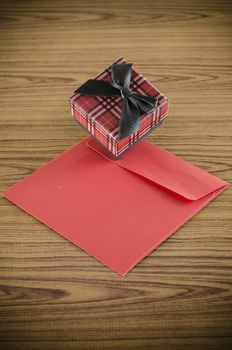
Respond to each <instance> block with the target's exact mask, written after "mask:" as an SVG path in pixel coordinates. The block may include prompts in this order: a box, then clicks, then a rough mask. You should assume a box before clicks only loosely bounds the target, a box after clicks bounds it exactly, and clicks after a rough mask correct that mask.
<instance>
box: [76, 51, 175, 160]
mask: <svg viewBox="0 0 232 350" xmlns="http://www.w3.org/2000/svg"><path fill="white" fill-rule="evenodd" d="M114 63H116V64H124V63H128V62H127V61H126V59H125V58H123V57H120V58H119V59H118V60H117V61H116V62H114ZM95 79H99V80H105V81H109V82H112V78H111V66H110V67H108V68H107V69H106V70H104V71H103V72H102V73H100V74H99V75H97V76H96V77H95ZM130 89H131V91H132V92H135V93H140V94H142V95H147V96H152V97H155V98H156V99H157V100H158V103H157V107H156V108H155V109H154V110H153V111H152V113H150V114H148V115H141V119H140V126H139V130H138V131H136V132H134V133H133V134H131V135H129V136H126V137H124V138H123V139H121V140H119V121H120V116H121V113H122V97H121V96H110V97H100V96H87V95H82V94H80V93H74V94H73V95H72V96H71V97H70V99H69V102H70V108H71V113H72V116H73V117H74V118H75V120H76V121H77V122H78V123H79V124H81V125H82V126H83V127H84V128H85V129H86V130H87V131H88V132H89V133H90V134H91V135H92V136H93V137H94V138H95V139H96V140H97V141H98V142H99V143H100V144H101V145H102V146H104V147H105V148H106V149H107V150H108V151H109V152H110V153H111V154H112V155H113V156H114V157H115V158H118V157H120V156H121V155H122V154H123V153H124V152H126V151H127V150H129V149H130V148H131V147H132V146H134V145H135V144H136V143H137V142H139V141H140V140H142V139H143V138H144V137H145V136H146V135H148V133H150V132H151V131H152V130H154V129H156V128H157V127H159V126H160V125H161V124H162V122H163V120H164V118H165V117H166V116H167V114H168V108H169V99H168V98H167V97H166V96H164V95H163V94H162V93H161V92H160V91H159V90H158V89H157V88H156V87H154V86H153V85H152V84H151V83H150V82H149V81H148V80H147V79H146V78H145V77H144V76H143V75H142V74H140V73H138V72H137V71H136V70H135V69H133V66H132V78H131V84H130Z"/></svg>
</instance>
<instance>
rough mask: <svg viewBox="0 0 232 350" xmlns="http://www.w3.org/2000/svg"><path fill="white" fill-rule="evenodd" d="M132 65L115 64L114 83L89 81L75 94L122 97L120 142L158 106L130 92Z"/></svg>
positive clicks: (148, 98) (154, 100) (144, 97)
mask: <svg viewBox="0 0 232 350" xmlns="http://www.w3.org/2000/svg"><path fill="white" fill-rule="evenodd" d="M131 75H132V64H130V63H124V64H113V65H112V66H111V76H112V83H110V82H108V81H105V80H97V79H89V80H87V81H86V82H85V83H84V84H83V85H81V86H80V87H79V88H78V89H77V90H75V91H74V92H78V93H80V94H83V95H89V96H106V97H107V96H120V95H121V96H122V98H123V105H122V114H121V118H120V123H119V140H121V139H123V138H124V137H126V136H129V135H131V134H132V133H134V132H135V131H137V130H138V129H139V122H140V116H141V114H149V113H151V112H152V111H153V110H154V109H155V107H156V106H157V103H158V101H157V99H156V98H154V97H151V96H144V95H142V94H140V93H134V92H132V91H131V90H130V82H131Z"/></svg>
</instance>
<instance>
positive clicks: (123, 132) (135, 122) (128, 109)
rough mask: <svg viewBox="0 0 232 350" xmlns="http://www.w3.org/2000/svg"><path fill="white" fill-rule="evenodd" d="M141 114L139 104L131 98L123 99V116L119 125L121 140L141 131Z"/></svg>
mask: <svg viewBox="0 0 232 350" xmlns="http://www.w3.org/2000/svg"><path fill="white" fill-rule="evenodd" d="M140 115H141V112H140V110H139V107H138V106H137V104H136V103H135V102H134V101H132V100H130V99H129V98H126V97H125V98H124V99H123V105H122V114H121V118H120V123H119V140H121V139H123V138H124V137H126V136H129V135H131V134H133V133H134V132H135V131H137V130H138V129H139V122H140Z"/></svg>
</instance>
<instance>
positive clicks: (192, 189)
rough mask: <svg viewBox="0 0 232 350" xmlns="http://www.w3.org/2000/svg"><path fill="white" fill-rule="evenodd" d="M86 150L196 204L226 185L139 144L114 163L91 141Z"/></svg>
mask: <svg viewBox="0 0 232 350" xmlns="http://www.w3.org/2000/svg"><path fill="white" fill-rule="evenodd" d="M88 146H89V147H90V148H92V149H93V150H94V151H96V152H97V153H99V154H100V155H101V156H103V157H105V158H107V159H108V160H109V161H111V162H113V163H115V164H117V165H118V166H120V167H122V168H124V169H127V170H129V171H131V172H133V173H135V174H137V175H139V176H141V177H142V178H145V179H148V180H149V181H152V182H154V183H155V184H157V185H159V186H161V187H162V188H164V189H167V190H169V191H171V192H173V193H175V194H178V195H179V196H181V197H183V198H185V199H188V200H197V199H200V198H202V197H204V196H206V195H207V194H209V193H211V192H214V191H216V190H217V189H219V188H222V187H226V186H227V185H228V184H227V183H226V182H225V181H222V180H220V179H219V178H217V177H216V176H214V175H211V174H209V173H207V172H206V171H204V170H202V169H200V168H198V167H197V166H194V165H192V164H190V163H188V162H186V161H185V160H183V159H181V158H179V157H176V156H175V155H173V154H171V153H169V152H167V151H165V150H164V149H162V148H160V147H157V146H155V145H152V144H151V143H150V142H148V141H145V140H144V141H142V142H140V144H139V145H137V146H136V147H134V148H133V149H131V150H130V151H129V152H128V153H126V154H125V155H124V156H122V158H120V159H118V160H115V159H113V158H112V157H111V156H110V155H109V153H108V152H107V151H105V150H104V149H103V148H102V146H100V145H99V144H98V143H97V142H96V141H95V140H93V139H91V140H90V141H88Z"/></svg>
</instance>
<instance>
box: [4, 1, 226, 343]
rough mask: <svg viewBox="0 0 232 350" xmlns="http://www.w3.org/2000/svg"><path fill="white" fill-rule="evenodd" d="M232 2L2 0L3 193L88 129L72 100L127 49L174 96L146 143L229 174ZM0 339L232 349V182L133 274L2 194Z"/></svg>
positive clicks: (76, 139) (141, 66) (144, 70)
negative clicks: (73, 111)
mask: <svg viewBox="0 0 232 350" xmlns="http://www.w3.org/2000/svg"><path fill="white" fill-rule="evenodd" d="M231 9H232V7H231V1H220V2H218V1H208V0H207V1H200V0H199V1H198V0H197V1H196V0H194V1H184V0H183V1H170V2H168V1H152V0H151V1H148V0H143V1H140V0H136V1H132V0H131V1H129V0H128V1H121V2H120V4H119V3H118V2H117V1H107V0H104V1H100V0H99V1H98V0H88V1H85V0H83V1H70V0H68V1H64V0H56V1H51V0H49V1H48V0H42V1H36V0H33V1H30V0H28V1H16V0H15V1H9V0H7V1H4V0H2V1H1V4H0V18H1V22H0V26H1V27H0V62H1V65H0V70H1V75H0V79H1V84H0V93H1V98H0V110H1V113H0V118H1V129H0V130H1V136H0V142H1V143H0V145H1V147H0V159H1V173H0V175H1V190H4V189H6V188H7V187H9V186H10V185H12V184H14V183H15V182H17V181H19V180H20V179H22V178H23V177H25V176H26V175H28V174H30V173H31V172H32V171H34V170H35V169H37V168H38V167H39V166H41V165H42V164H45V163H46V162H47V161H48V160H50V159H52V158H53V157H55V156H56V155H58V154H59V153H61V152H62V151H64V150H65V149H67V148H68V147H70V146H71V145H73V144H74V143H76V142H78V141H80V140H81V139H82V138H83V137H84V136H86V135H87V133H86V132H85V131H83V129H81V128H80V127H78V126H77V125H75V124H74V122H73V120H72V118H71V115H70V112H69V107H68V97H69V95H70V94H71V93H72V91H73V90H74V88H76V87H77V86H78V85H80V84H81V83H83V82H84V81H85V80H86V79H88V78H91V77H93V76H94V75H96V74H97V73H98V72H99V71H101V70H102V69H103V68H104V67H106V66H107V65H109V64H110V63H111V62H113V61H114V60H115V59H117V58H118V57H119V56H121V55H122V56H124V57H126V58H127V59H128V60H129V61H131V62H133V63H134V64H135V65H136V67H137V68H138V69H139V70H140V71H141V72H143V73H144V75H145V76H147V77H148V79H149V80H151V81H152V82H153V83H154V84H156V85H157V87H159V88H160V90H161V91H163V92H164V93H165V94H166V95H167V96H168V97H169V98H170V99H171V109H170V113H169V116H168V119H167V121H166V122H165V124H164V126H162V127H161V128H160V129H159V130H157V131H155V132H154V133H152V134H151V135H150V136H149V137H148V140H149V141H151V142H154V143H155V144H157V145H159V146H161V147H164V148H165V149H167V150H168V151H171V152H173V153H175V154H176V155H177V156H181V157H183V158H184V159H186V160H188V161H190V162H192V163H194V164H196V165H198V166H200V167H202V168H203V169H206V170H207V171H209V172H211V173H212V174H215V175H217V176H219V177H221V178H222V179H224V180H226V181H230V180H231V179H232V173H231V154H232V142H231V133H232V112H231V110H232V103H231V97H232V95H231V86H232V84H231V56H232V50H231V46H232V45H231V44H232V40H231V38H232V25H231ZM0 205H1V210H0V214H1V219H0V227H1V232H0V247H1V251H0V261H1V264H0V298H1V301H0V303H1V310H0V322H1V326H0V328H1V333H0V340H1V342H2V344H1V345H2V347H1V349H4V350H5V349H17V350H19V349H30V350H31V349H45V350H46V349H50V350H51V349H61V350H63V349H65V350H69V349H88V350H89V349H94V350H95V349H101V350H103V349H120V350H121V349H122V350H124V349H126V350H127V349H133V350H137V349H142V350H144V349H145V350H147V349H156V350H159V349H164V350H166V349H178V350H181V349H183V350H189V349H190V350H191V349H194V350H196V349H197V350H198V349H206V350H208V349H220V350H224V349H229V348H230V349H231V347H230V346H232V339H231V337H232V327H231V326H232V321H231V314H232V293H231V291H232V289H231V282H232V279H231V277H232V273H231V265H232V264H231V247H232V245H231V242H232V239H231V212H232V201H231V190H230V189H228V190H226V191H225V192H224V193H223V194H221V195H220V196H219V197H218V198H217V199H216V200H215V201H213V202H212V203H211V204H210V205H208V206H207V207H206V208H204V209H203V210H202V211H201V212H200V213H199V214H197V215H196V216H195V217H194V218H193V219H192V220H191V221H190V222H188V223H187V224H186V225H185V226H184V227H182V228H181V229H180V230H178V232H176V234H175V235H173V236H172V237H171V238H170V239H169V240H168V241H167V242H165V243H164V244H163V245H162V246H161V247H160V248H158V249H157V250H156V251H154V252H153V253H151V254H150V255H149V257H147V258H146V259H145V260H144V261H142V262H141V263H140V264H139V265H138V266H137V267H135V268H134V269H133V270H132V271H131V272H130V273H129V274H128V275H127V276H126V277H125V278H121V277H120V276H118V275H117V274H116V273H114V272H112V271H111V270H110V269H108V268H106V267H105V266H103V265H102V264H101V263H99V262H97V261H95V260H94V259H93V258H91V257H90V256H89V255H87V254H86V253H84V252H83V251H81V250H80V249H79V248H77V247H76V246H74V245H72V244H70V243H69V242H67V241H66V240H64V239H63V238H61V237H60V236H59V235H57V234H56V233H54V232H53V231H52V230H50V229H49V228H47V227H46V226H44V225H43V224H41V223H39V222H38V221H37V220H36V219H34V218H33V217H31V216H29V215H27V214H26V213H25V212H23V211H21V210H20V209H18V208H17V207H16V206H14V205H12V204H11V203H10V202H8V201H7V200H6V199H3V198H1V200H0Z"/></svg>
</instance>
